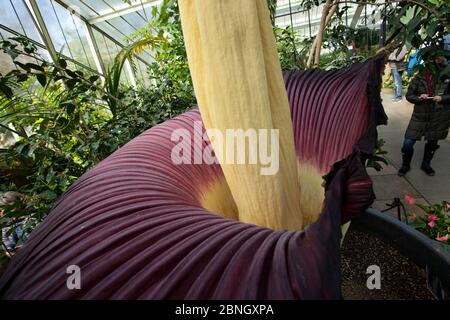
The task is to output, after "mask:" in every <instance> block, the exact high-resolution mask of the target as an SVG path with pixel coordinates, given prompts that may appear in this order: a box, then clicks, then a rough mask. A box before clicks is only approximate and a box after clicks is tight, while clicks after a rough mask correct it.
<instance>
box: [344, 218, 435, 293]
mask: <svg viewBox="0 0 450 320" xmlns="http://www.w3.org/2000/svg"><path fill="white" fill-rule="evenodd" d="M341 254H342V295H343V297H344V299H346V300H430V299H434V297H433V295H432V294H431V292H430V291H429V290H428V288H427V283H426V274H425V272H424V271H423V270H422V269H421V268H419V267H418V266H417V265H415V264H414V263H413V262H411V261H410V260H409V259H408V258H406V257H404V256H402V255H401V254H400V253H399V252H398V251H397V250H396V249H395V248H393V247H392V246H390V245H389V244H388V243H385V242H384V241H382V240H381V239H379V238H377V237H376V236H374V235H371V234H368V233H366V232H363V231H361V230H358V229H357V228H355V227H354V226H351V227H350V228H349V231H348V232H347V234H346V236H345V239H344V244H343V248H342V250H341ZM370 265H377V266H379V267H380V273H381V288H380V289H372V290H369V289H368V288H367V285H366V282H367V279H368V278H369V276H370V275H371V274H372V273H370V274H366V270H367V267H369V266H370Z"/></svg>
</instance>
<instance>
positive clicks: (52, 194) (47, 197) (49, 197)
mask: <svg viewBox="0 0 450 320" xmlns="http://www.w3.org/2000/svg"><path fill="white" fill-rule="evenodd" d="M39 197H40V198H42V199H45V200H55V199H56V198H57V197H58V195H57V194H56V193H55V192H53V191H51V190H47V191H44V192H42V193H41V194H39Z"/></svg>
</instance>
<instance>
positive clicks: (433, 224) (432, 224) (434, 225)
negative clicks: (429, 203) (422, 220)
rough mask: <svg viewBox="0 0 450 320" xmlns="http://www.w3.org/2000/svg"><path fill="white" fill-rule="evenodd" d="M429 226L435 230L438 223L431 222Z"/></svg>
mask: <svg viewBox="0 0 450 320" xmlns="http://www.w3.org/2000/svg"><path fill="white" fill-rule="evenodd" d="M428 226H429V227H430V228H434V227H436V222H434V221H430V222H428Z"/></svg>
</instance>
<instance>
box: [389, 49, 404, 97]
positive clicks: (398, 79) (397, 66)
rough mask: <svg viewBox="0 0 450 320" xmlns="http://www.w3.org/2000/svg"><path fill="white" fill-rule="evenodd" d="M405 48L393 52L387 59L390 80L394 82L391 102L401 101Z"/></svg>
mask: <svg viewBox="0 0 450 320" xmlns="http://www.w3.org/2000/svg"><path fill="white" fill-rule="evenodd" d="M405 56H406V47H405V46H403V47H402V48H401V49H396V50H394V51H393V52H392V53H391V54H390V55H389V57H388V62H389V68H390V69H391V74H392V78H393V80H394V97H393V98H392V101H393V102H399V101H402V100H403V81H402V73H403V71H404V70H405V69H406V62H405V61H404V60H405Z"/></svg>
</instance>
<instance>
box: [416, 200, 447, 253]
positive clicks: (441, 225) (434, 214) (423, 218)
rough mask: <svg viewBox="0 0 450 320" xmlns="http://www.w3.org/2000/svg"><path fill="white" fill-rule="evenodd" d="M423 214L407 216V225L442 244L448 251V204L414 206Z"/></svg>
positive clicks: (444, 202) (445, 202) (443, 202)
mask: <svg viewBox="0 0 450 320" xmlns="http://www.w3.org/2000/svg"><path fill="white" fill-rule="evenodd" d="M416 206H417V207H418V208H420V209H421V210H422V211H423V213H422V214H418V213H413V214H410V215H409V216H408V223H409V225H410V226H412V227H413V228H416V229H417V230H419V231H420V232H422V233H424V234H425V235H427V236H428V237H430V238H431V239H433V240H436V241H439V242H441V243H442V244H444V245H445V246H446V248H447V250H449V251H450V203H449V202H447V201H442V202H441V203H439V204H433V205H428V206H426V205H421V204H417V205H416Z"/></svg>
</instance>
